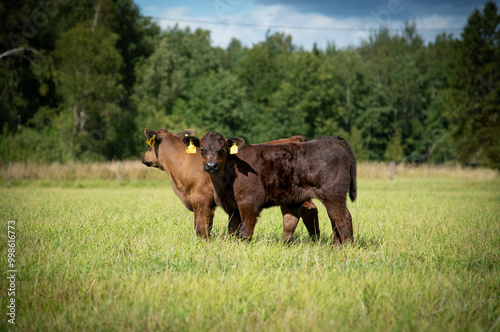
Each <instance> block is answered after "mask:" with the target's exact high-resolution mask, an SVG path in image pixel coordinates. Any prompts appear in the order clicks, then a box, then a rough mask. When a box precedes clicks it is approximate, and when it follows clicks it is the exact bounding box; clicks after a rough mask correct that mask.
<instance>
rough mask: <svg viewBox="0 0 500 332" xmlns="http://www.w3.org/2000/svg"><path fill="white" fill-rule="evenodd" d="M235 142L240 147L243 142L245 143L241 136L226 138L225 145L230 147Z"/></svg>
mask: <svg viewBox="0 0 500 332" xmlns="http://www.w3.org/2000/svg"><path fill="white" fill-rule="evenodd" d="M235 144H236V146H237V147H239V148H240V147H241V146H242V145H243V144H245V140H244V139H243V138H241V137H231V138H229V139H228V140H227V146H229V147H232V146H233V145H235Z"/></svg>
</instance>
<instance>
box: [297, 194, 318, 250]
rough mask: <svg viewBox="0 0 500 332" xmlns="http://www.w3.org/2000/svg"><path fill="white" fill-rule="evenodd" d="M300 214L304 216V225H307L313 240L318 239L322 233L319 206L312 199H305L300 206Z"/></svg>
mask: <svg viewBox="0 0 500 332" xmlns="http://www.w3.org/2000/svg"><path fill="white" fill-rule="evenodd" d="M299 216H300V217H302V221H303V222H304V225H306V228H307V231H308V232H309V237H310V238H311V240H313V241H316V240H318V239H319V235H320V231H319V218H318V208H317V207H316V205H315V204H314V203H313V202H312V200H308V201H305V202H304V203H303V204H302V206H301V207H300V208H299Z"/></svg>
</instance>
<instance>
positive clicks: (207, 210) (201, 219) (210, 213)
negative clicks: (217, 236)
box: [193, 203, 215, 238]
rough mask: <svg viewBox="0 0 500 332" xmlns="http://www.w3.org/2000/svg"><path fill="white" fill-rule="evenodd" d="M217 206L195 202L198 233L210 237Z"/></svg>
mask: <svg viewBox="0 0 500 332" xmlns="http://www.w3.org/2000/svg"><path fill="white" fill-rule="evenodd" d="M214 211H215V207H212V206H208V205H207V204H204V203H200V204H193V212H194V229H195V230H196V235H198V236H201V237H205V238H209V237H210V231H211V230H212V224H213V221H214Z"/></svg>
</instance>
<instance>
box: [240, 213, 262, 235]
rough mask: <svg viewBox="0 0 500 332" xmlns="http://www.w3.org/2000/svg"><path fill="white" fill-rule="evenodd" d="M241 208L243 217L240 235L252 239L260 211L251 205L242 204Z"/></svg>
mask: <svg viewBox="0 0 500 332" xmlns="http://www.w3.org/2000/svg"><path fill="white" fill-rule="evenodd" d="M239 210H240V215H241V219H242V222H241V226H240V229H239V235H240V237H241V238H243V239H245V240H248V241H250V240H252V235H253V232H254V229H255V224H256V223H257V216H258V215H259V211H255V208H254V207H253V206H249V205H240V206H239Z"/></svg>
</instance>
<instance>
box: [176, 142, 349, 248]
mask: <svg viewBox="0 0 500 332" xmlns="http://www.w3.org/2000/svg"><path fill="white" fill-rule="evenodd" d="M183 141H184V143H185V144H189V142H193V144H194V145H195V146H200V150H201V153H202V159H203V168H204V170H205V171H206V172H207V173H208V174H209V175H210V178H211V181H212V184H213V187H214V189H215V194H216V200H217V199H218V200H219V201H220V203H221V204H222V207H223V208H224V210H225V211H226V212H227V213H228V214H229V215H231V214H235V213H238V214H239V215H241V218H242V224H241V227H240V228H239V229H238V233H239V235H240V236H242V237H245V238H248V239H251V237H252V235H253V232H254V228H255V224H256V222H257V217H258V215H259V214H260V212H261V211H262V209H264V208H266V207H270V206H275V205H281V206H300V205H301V204H303V203H304V202H305V201H309V200H310V199H312V198H316V199H319V200H320V201H321V202H322V203H323V204H324V205H325V207H326V209H327V212H328V216H329V217H330V220H331V223H332V228H333V231H334V235H335V237H334V243H335V244H340V243H345V242H351V241H352V239H353V229H352V219H351V214H350V213H349V210H348V209H347V206H346V194H347V192H349V193H350V197H351V200H355V199H356V159H355V157H354V154H353V153H352V151H351V149H350V147H349V145H348V144H347V142H346V141H344V140H343V139H342V138H340V137H337V136H332V137H320V138H317V139H315V140H313V141H308V142H303V143H289V144H280V145H248V146H242V147H241V148H240V149H239V152H238V155H231V154H229V153H228V149H229V147H230V146H232V145H233V144H237V145H238V146H241V145H242V144H243V140H242V139H240V138H230V139H228V140H226V139H225V138H224V137H223V136H222V135H221V134H219V133H216V132H210V133H208V134H206V135H205V136H204V137H203V138H202V140H201V142H200V141H199V140H198V139H197V138H196V137H186V138H184V139H183Z"/></svg>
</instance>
